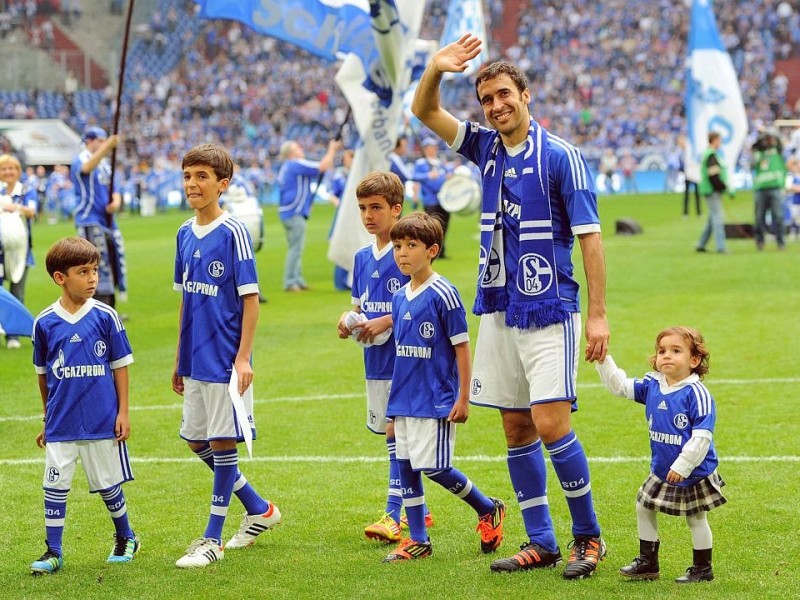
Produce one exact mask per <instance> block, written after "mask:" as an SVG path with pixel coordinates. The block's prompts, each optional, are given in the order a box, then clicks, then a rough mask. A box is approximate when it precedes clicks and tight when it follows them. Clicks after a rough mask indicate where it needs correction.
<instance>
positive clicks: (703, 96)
mask: <svg viewBox="0 0 800 600" xmlns="http://www.w3.org/2000/svg"><path fill="white" fill-rule="evenodd" d="M686 119H687V123H688V129H689V132H688V133H689V135H688V141H689V143H688V144H687V157H686V160H687V169H689V168H691V166H696V165H697V162H698V161H699V158H700V156H701V155H702V153H703V152H704V150H705V149H706V147H707V146H708V134H709V132H711V131H716V132H719V133H720V134H721V135H722V147H721V149H720V151H721V154H722V156H723V158H724V160H725V162H726V163H727V165H728V166H729V167H730V168H733V167H734V166H735V165H736V161H737V160H738V158H739V153H740V152H741V150H742V146H743V144H744V141H745V138H746V137H747V114H746V113H745V109H744V102H743V101H742V93H741V90H740V89H739V80H738V78H737V76H736V71H735V69H734V68H733V62H732V61H731V57H730V56H729V55H728V52H727V51H726V50H725V47H724V46H723V45H722V41H721V39H720V36H719V30H718V29H717V22H716V19H715V18H714V12H713V10H712V6H711V0H694V2H693V3H692V20H691V27H690V29H689V59H688V61H687V69H686Z"/></svg>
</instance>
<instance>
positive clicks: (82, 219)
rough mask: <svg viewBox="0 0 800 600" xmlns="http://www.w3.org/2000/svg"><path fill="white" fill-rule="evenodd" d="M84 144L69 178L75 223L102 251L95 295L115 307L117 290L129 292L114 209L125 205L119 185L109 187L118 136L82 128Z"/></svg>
mask: <svg viewBox="0 0 800 600" xmlns="http://www.w3.org/2000/svg"><path fill="white" fill-rule="evenodd" d="M82 139H83V148H82V149H81V152H80V154H78V156H77V158H76V159H75V160H74V161H73V163H72V167H71V168H70V178H71V180H72V183H73V185H74V188H75V195H76V199H77V206H76V207H75V213H74V214H75V227H76V228H77V231H78V235H79V236H81V237H83V238H86V239H87V240H89V241H90V242H92V244H94V245H95V247H96V248H97V249H98V250H99V251H100V265H99V274H98V275H99V278H98V282H97V289H96V291H95V298H97V299H98V300H100V301H101V302H105V303H106V304H108V305H109V306H111V307H112V308H113V307H115V306H116V291H117V290H119V293H120V296H121V297H123V298H124V297H125V296H126V293H127V281H126V274H127V273H126V267H125V242H124V240H123V238H122V233H121V232H120V230H119V228H118V227H117V223H116V220H115V219H114V213H115V212H117V211H119V210H120V209H121V208H122V196H121V195H120V193H119V191H118V187H117V185H118V184H119V182H118V181H117V182H116V183H117V185H115V186H114V189H113V190H112V189H110V183H111V163H110V161H109V160H108V158H107V157H108V155H109V154H110V153H111V151H112V150H113V149H114V148H116V147H117V145H118V144H119V141H120V139H119V136H118V135H112V136H109V135H108V134H107V133H106V132H105V130H104V129H101V128H100V127H89V128H87V129H86V130H85V131H84V132H83V138H82Z"/></svg>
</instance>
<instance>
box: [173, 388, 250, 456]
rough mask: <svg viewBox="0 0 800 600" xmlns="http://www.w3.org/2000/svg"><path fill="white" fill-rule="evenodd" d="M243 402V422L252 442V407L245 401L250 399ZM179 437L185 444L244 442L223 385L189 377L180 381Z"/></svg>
mask: <svg viewBox="0 0 800 600" xmlns="http://www.w3.org/2000/svg"><path fill="white" fill-rule="evenodd" d="M244 398H245V399H246V401H245V410H246V411H247V422H248V423H250V428H251V429H252V430H253V439H255V437H256V435H255V421H254V420H253V403H252V400H250V401H247V399H249V398H252V396H251V395H250V394H247V395H245V396H244ZM180 435H181V437H182V438H183V439H185V440H186V441H188V442H203V441H207V440H236V441H237V442H243V441H244V436H243V435H242V429H241V427H240V426H239V422H238V420H237V419H236V413H235V411H234V408H233V402H232V401H231V397H230V395H229V394H228V384H227V383H211V382H209V381H198V380H197V379H191V378H190V377H184V378H183V418H182V420H181V433H180Z"/></svg>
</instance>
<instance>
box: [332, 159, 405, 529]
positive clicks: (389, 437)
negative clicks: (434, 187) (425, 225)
mask: <svg viewBox="0 0 800 600" xmlns="http://www.w3.org/2000/svg"><path fill="white" fill-rule="evenodd" d="M404 196H405V190H404V187H403V184H402V182H401V181H400V178H399V177H398V176H397V175H395V174H394V173H386V172H382V171H373V172H372V173H369V174H368V175H366V176H365V177H364V179H362V180H361V181H360V182H359V184H358V186H357V188H356V198H357V199H358V209H359V212H360V213H361V222H362V223H363V225H364V228H365V229H366V230H367V231H368V232H369V233H371V234H373V235H374V236H375V241H374V242H373V243H372V244H370V245H369V246H365V247H363V248H361V249H360V250H359V251H358V252H356V255H355V258H354V260H353V286H352V288H351V289H352V304H353V310H352V311H346V312H344V313H343V314H342V316H341V318H340V319H339V324H338V332H339V337H340V338H342V339H347V338H348V337H350V336H351V335H354V336H355V339H356V341H358V342H359V343H361V344H362V345H363V346H364V371H365V375H366V380H367V429H369V430H370V431H371V432H372V433H375V434H378V435H386V446H387V449H388V451H389V493H388V495H387V499H386V510H385V512H384V515H383V516H382V517H381V518H380V519H378V520H377V521H376V522H375V523H373V524H371V525H368V526H367V527H365V528H364V535H366V536H367V537H368V538H370V539H374V540H378V541H380V542H385V543H390V542H399V541H400V538H401V537H402V533H401V531H400V512H401V510H402V508H403V499H402V494H401V491H400V473H399V471H398V470H397V459H396V458H395V442H394V425H393V424H392V423H391V421H389V422H387V420H386V403H387V402H388V401H389V389H390V387H391V383H392V369H393V368H394V338H393V337H392V335H391V331H392V295H393V294H394V293H395V292H396V291H397V290H399V289H400V288H401V287H402V286H403V285H404V284H405V283H406V282H408V277H407V276H406V275H403V274H402V273H401V272H400V269H398V268H397V264H396V263H395V262H394V257H393V256H392V244H391V241H392V240H391V238H390V237H389V232H390V231H391V230H392V227H393V226H394V224H395V223H396V222H397V219H398V218H400V214H401V213H402V212H403V199H404ZM387 334H388V335H387ZM376 338H377V340H378V342H377V343H376Z"/></svg>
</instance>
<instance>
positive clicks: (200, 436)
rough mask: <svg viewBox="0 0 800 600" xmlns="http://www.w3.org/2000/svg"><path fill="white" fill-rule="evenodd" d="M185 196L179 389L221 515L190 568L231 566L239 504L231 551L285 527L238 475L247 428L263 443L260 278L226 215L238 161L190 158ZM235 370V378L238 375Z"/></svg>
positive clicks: (200, 154) (207, 150)
mask: <svg viewBox="0 0 800 600" xmlns="http://www.w3.org/2000/svg"><path fill="white" fill-rule="evenodd" d="M182 168H183V190H184V193H185V194H186V199H187V201H188V203H189V205H190V206H191V207H192V209H194V212H195V216H194V217H192V218H191V219H189V220H188V221H186V222H185V223H184V224H183V225H182V226H181V228H180V229H179V230H178V236H177V252H176V256H175V278H174V280H173V284H174V289H175V290H176V291H182V292H183V293H182V298H181V308H180V331H179V335H178V351H177V356H176V361H175V362H176V364H175V372H174V373H173V375H172V389H173V390H174V391H175V392H176V393H178V394H180V395H182V396H183V419H182V421H181V430H180V435H181V437H182V438H183V439H185V440H186V441H187V443H188V444H189V447H190V448H191V449H192V451H193V452H194V453H195V454H197V456H198V457H199V458H200V459H201V460H202V461H203V462H204V463H206V465H208V466H209V467H210V468H211V470H212V471H213V472H214V485H213V490H212V496H211V514H210V516H209V520H208V525H207V527H206V530H205V533H204V534H203V536H202V537H201V538H199V539H197V540H195V541H194V542H193V543H192V544H191V545H190V546H189V548H188V550H187V551H186V554H185V556H183V557H182V558H180V559H178V561H177V562H176V563H175V564H176V566H178V567H180V568H191V567H205V566H207V565H209V564H211V563H213V562H215V561H218V560H221V559H222V558H223V556H224V551H223V546H222V526H223V525H224V523H225V517H226V516H227V512H228V506H229V504H230V500H231V494H232V493H235V494H236V496H237V497H238V498H239V500H240V501H241V502H242V504H243V505H244V507H245V509H246V512H245V515H244V518H243V519H242V523H241V526H240V527H239V531H238V532H237V533H236V534H235V535H234V536H233V537H232V538H231V539H230V541H228V543H227V544H226V545H225V548H227V549H229V550H230V549H233V548H244V547H247V546H250V545H251V544H253V542H254V541H255V539H256V536H258V535H259V534H260V533H262V532H264V531H266V530H267V529H270V528H272V527H274V526H275V525H278V524H279V523H280V522H281V513H280V511H279V510H278V507H277V506H275V505H274V504H272V503H270V502H268V501H267V500H264V499H263V498H262V497H261V496H259V495H258V493H257V492H256V491H255V490H254V489H253V487H252V486H251V485H250V484H249V483H248V482H247V479H245V477H244V475H242V473H241V472H240V471H239V468H238V455H237V450H236V444H237V442H240V441H243V440H244V434H243V429H242V423H244V424H245V426H249V427H250V428H251V430H252V431H253V437H255V426H254V423H253V416H252V394H247V395H245V392H246V391H247V389H248V388H249V387H250V385H251V384H252V382H253V368H252V365H251V354H252V349H253V339H254V337H255V329H256V323H257V322H258V310H259V305H258V277H257V275H256V263H255V258H254V256H253V247H252V242H251V241H250V235H249V234H248V233H247V228H246V227H245V226H244V224H243V223H241V222H239V221H238V220H237V219H235V218H233V217H232V216H231V215H230V214H229V213H227V212H225V211H224V210H222V208H220V206H219V197H220V195H221V194H222V193H223V192H224V191H225V190H226V189H227V187H228V184H229V182H230V179H231V177H232V176H233V160H232V159H231V156H230V154H228V152H227V151H226V150H225V149H224V148H221V147H219V146H215V145H213V144H203V145H200V146H196V147H194V148H192V149H191V150H190V151H189V152H188V153H187V154H186V155H185V156H184V157H183V162H182ZM232 370H235V373H233V371H232ZM233 377H235V378H236V379H235V381H236V388H237V390H238V393H239V395H240V396H244V402H243V412H245V413H247V414H237V411H236V410H235V408H234V407H233V404H232V402H233V400H232V398H231V397H230V395H229V392H228V385H229V382H230V381H231V379H232V378H233Z"/></svg>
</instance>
